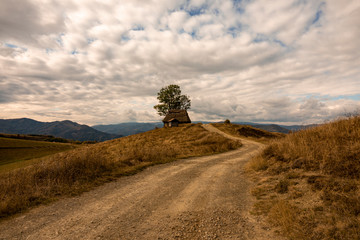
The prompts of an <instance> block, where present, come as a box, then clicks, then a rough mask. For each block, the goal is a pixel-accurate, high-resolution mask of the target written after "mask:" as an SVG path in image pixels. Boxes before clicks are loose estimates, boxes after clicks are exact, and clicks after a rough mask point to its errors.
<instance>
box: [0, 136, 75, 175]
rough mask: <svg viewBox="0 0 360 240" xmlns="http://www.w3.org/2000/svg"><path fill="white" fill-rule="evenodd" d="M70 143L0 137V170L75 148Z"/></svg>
mask: <svg viewBox="0 0 360 240" xmlns="http://www.w3.org/2000/svg"><path fill="white" fill-rule="evenodd" d="M78 146H79V145H76V144H70V143H53V142H44V141H33V140H23V139H13V138H3V137H0V172H4V171H9V170H11V169H15V168H18V167H22V166H27V165H30V164H32V163H33V161H32V160H34V159H36V158H40V157H44V156H47V155H51V154H54V153H58V152H63V151H68V150H71V149H74V148H77V147H78Z"/></svg>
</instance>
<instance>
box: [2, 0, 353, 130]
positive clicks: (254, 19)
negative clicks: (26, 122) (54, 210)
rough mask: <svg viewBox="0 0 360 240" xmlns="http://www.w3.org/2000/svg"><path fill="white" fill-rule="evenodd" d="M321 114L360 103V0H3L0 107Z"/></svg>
mask: <svg viewBox="0 0 360 240" xmlns="http://www.w3.org/2000/svg"><path fill="white" fill-rule="evenodd" d="M170 84H177V85H179V86H180V87H181V89H182V93H183V94H186V95H189V96H190V98H191V101H192V105H191V109H190V110H189V115H190V118H191V119H192V120H193V121H221V120H225V119H230V120H231V121H242V122H259V123H277V124H310V123H321V122H325V121H329V120H331V119H334V118H337V117H338V116H341V115H344V114H346V113H353V112H355V111H359V109H360V1H359V0H341V1H339V0H326V1H325V0H272V1H268V0H185V1H181V0H1V1H0V118H2V119H12V118H23V117H27V118H33V119H35V120H38V121H61V120H66V119H68V120H71V121H75V122H78V123H82V124H88V125H95V124H115V123H121V122H132V121H138V122H154V121H160V120H161V119H162V117H160V116H159V115H158V114H157V112H156V111H155V110H154V109H153V106H154V105H156V104H158V100H157V99H156V97H157V92H159V90H160V89H161V88H162V87H165V86H167V85H170Z"/></svg>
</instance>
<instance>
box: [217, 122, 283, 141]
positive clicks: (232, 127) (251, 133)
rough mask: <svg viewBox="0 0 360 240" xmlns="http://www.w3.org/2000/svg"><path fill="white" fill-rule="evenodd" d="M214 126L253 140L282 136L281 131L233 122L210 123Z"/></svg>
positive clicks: (233, 134) (267, 139) (265, 139)
mask: <svg viewBox="0 0 360 240" xmlns="http://www.w3.org/2000/svg"><path fill="white" fill-rule="evenodd" d="M211 125H213V126H214V127H216V128H218V129H219V130H221V131H223V132H225V133H228V134H230V135H232V136H235V137H243V138H248V139H250V140H253V141H257V142H261V143H267V142H268V141H269V140H270V139H274V138H280V137H284V136H285V134H283V133H273V132H268V131H265V130H262V129H259V128H254V127H252V126H249V125H240V124H233V123H212V124H211Z"/></svg>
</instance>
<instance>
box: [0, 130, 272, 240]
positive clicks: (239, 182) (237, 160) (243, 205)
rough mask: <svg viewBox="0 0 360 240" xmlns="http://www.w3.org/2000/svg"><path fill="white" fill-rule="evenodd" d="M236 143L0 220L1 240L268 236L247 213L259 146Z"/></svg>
mask: <svg viewBox="0 0 360 240" xmlns="http://www.w3.org/2000/svg"><path fill="white" fill-rule="evenodd" d="M203 126H204V128H205V129H207V130H209V131H213V132H218V133H220V134H222V135H224V136H226V137H228V138H232V139H234V138H235V137H233V136H229V135H227V134H225V133H223V132H221V131H219V130H218V129H216V128H214V127H213V126H211V125H203ZM241 141H242V142H243V146H242V147H241V148H240V149H238V150H235V151H231V152H227V153H222V154H217V155H212V156H205V157H197V158H189V159H183V160H178V161H175V162H172V163H168V164H163V165H157V166H153V167H149V168H147V169H146V170H144V171H142V172H140V173H138V174H136V175H134V176H129V177H122V178H120V179H118V180H117V181H114V182H111V183H107V184H105V185H103V186H101V187H98V188H96V189H94V190H92V191H90V192H87V193H84V194H82V195H80V196H78V197H72V198H66V199H62V200H59V201H57V202H55V203H52V204H50V205H47V206H40V207H37V208H35V209H32V210H31V211H29V212H27V213H24V214H22V215H18V216H16V217H13V218H11V219H7V220H4V221H2V222H1V223H0V239H36V240H40V239H274V237H273V236H271V231H267V230H266V229H264V228H262V227H260V224H259V223H257V221H256V219H255V218H254V217H253V216H251V215H250V214H249V209H250V208H251V202H252V197H251V196H250V193H249V192H250V188H251V182H250V181H249V180H248V179H247V178H246V175H245V174H244V172H243V171H244V170H243V166H244V164H245V163H246V162H248V161H249V160H250V159H251V157H252V156H254V155H255V154H256V153H257V152H258V151H259V150H260V149H261V148H262V144H260V143H257V142H253V141H249V140H243V139H241Z"/></svg>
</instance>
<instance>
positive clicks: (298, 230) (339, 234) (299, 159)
mask: <svg viewBox="0 0 360 240" xmlns="http://www.w3.org/2000/svg"><path fill="white" fill-rule="evenodd" d="M248 168H249V170H250V171H253V172H254V176H255V177H256V179H257V180H256V181H257V186H256V187H255V188H254V189H253V190H252V194H253V195H254V197H255V198H256V199H257V201H256V203H255V205H254V208H253V210H252V213H253V214H259V215H263V216H266V217H267V219H268V222H269V223H270V224H272V225H273V226H274V227H275V228H277V229H278V231H280V232H281V233H282V234H283V235H285V236H286V237H288V238H289V239H360V189H359V186H360V116H353V117H349V118H347V119H341V120H336V121H333V122H330V123H327V124H323V125H320V126H318V127H314V128H310V129H305V130H301V131H299V132H295V133H291V134H289V135H287V136H286V137H284V138H281V139H276V140H273V141H272V142H271V143H270V144H269V146H268V147H266V148H265V149H264V151H263V152H262V153H261V154H259V155H258V156H256V157H255V158H254V159H253V160H252V161H251V162H250V163H249V164H248Z"/></svg>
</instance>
